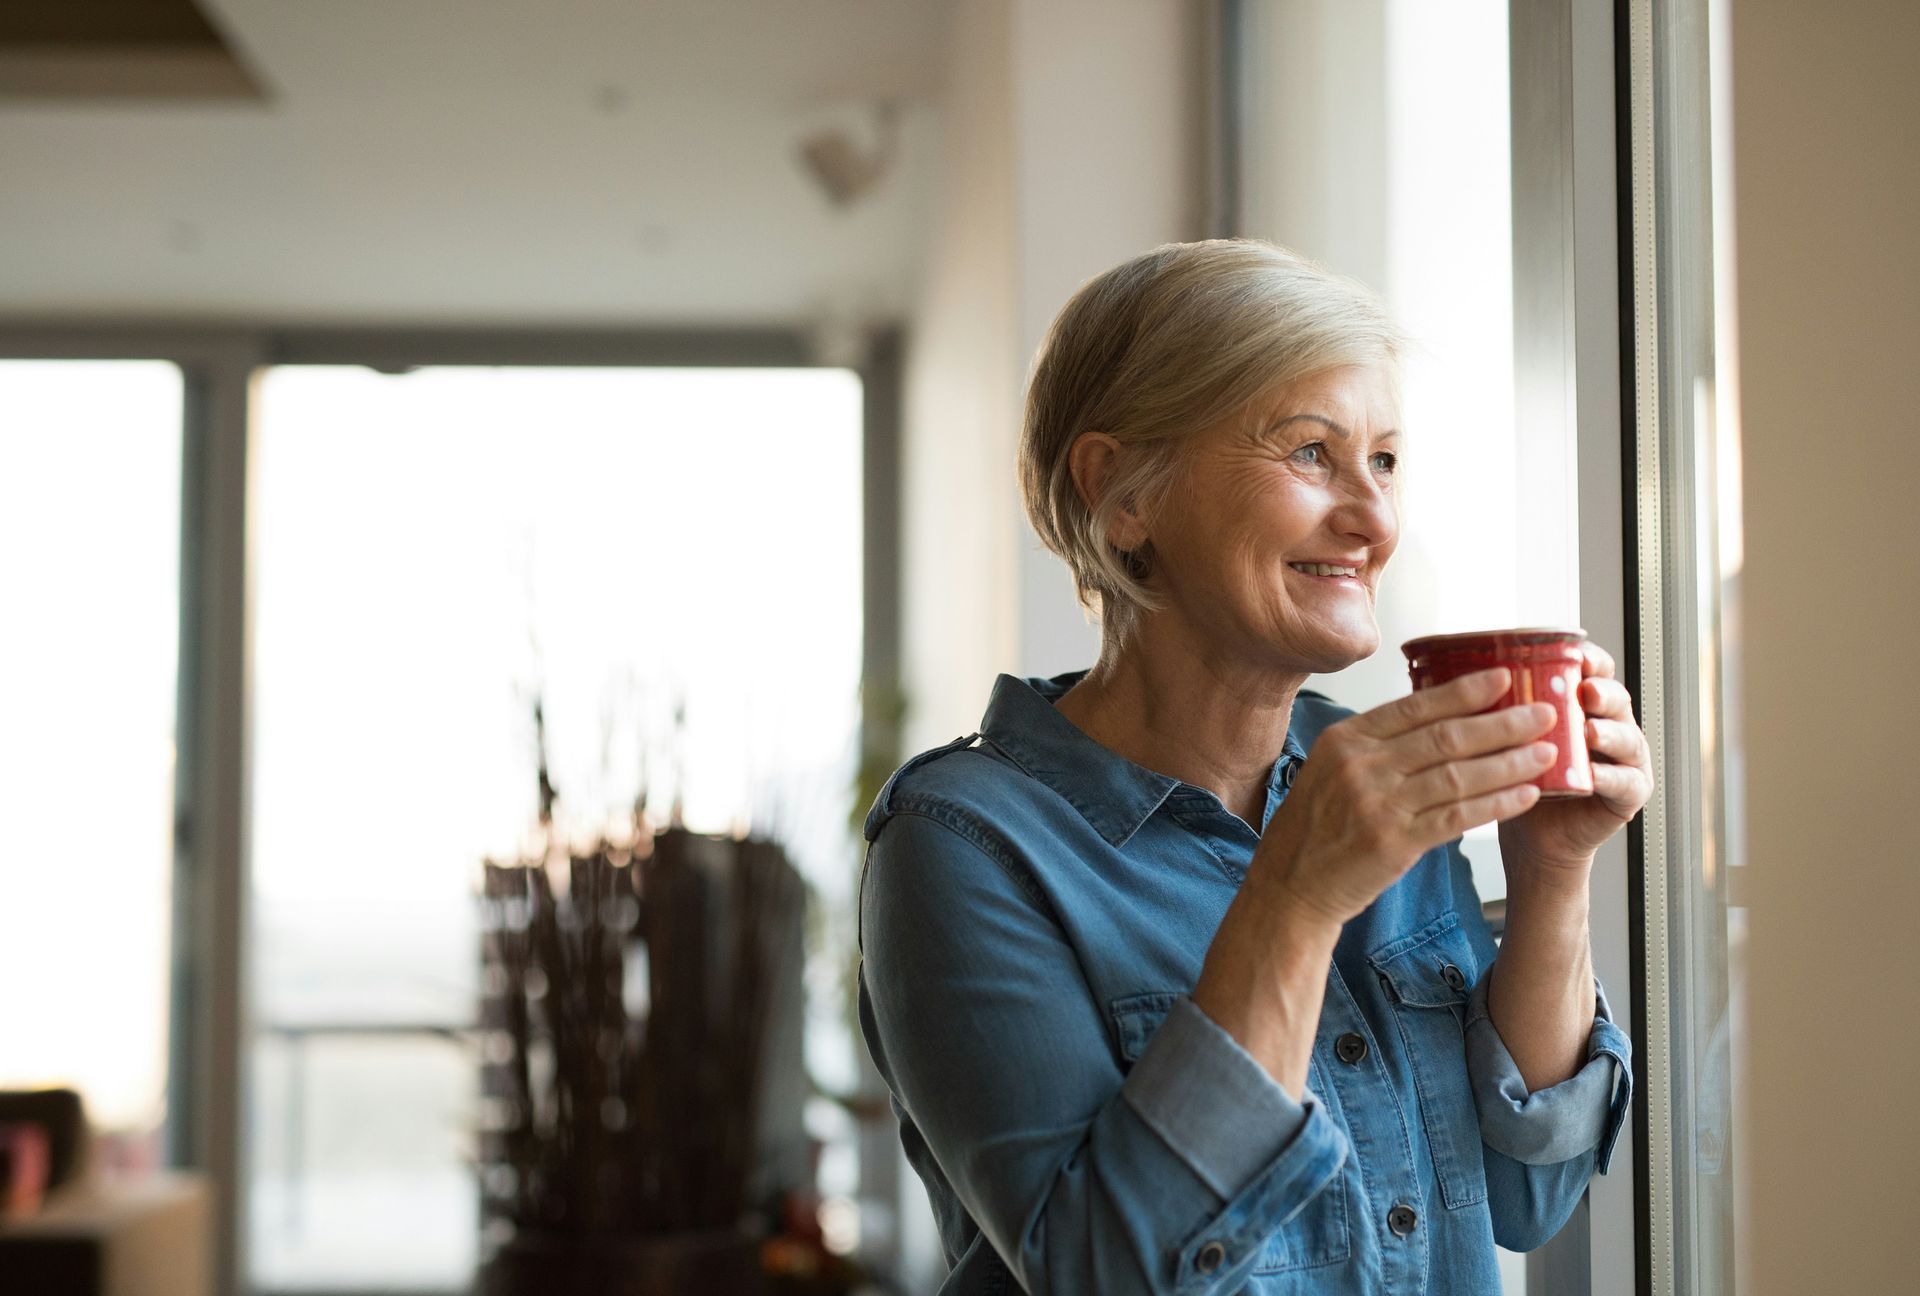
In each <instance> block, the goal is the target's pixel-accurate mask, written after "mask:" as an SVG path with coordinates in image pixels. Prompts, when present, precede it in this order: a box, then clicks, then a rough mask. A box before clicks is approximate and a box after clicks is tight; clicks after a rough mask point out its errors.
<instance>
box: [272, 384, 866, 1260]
mask: <svg viewBox="0 0 1920 1296" xmlns="http://www.w3.org/2000/svg"><path fill="white" fill-rule="evenodd" d="M258 427H259V436H258V445H259V453H260V461H259V494H258V504H259V507H258V515H259V552H258V582H257V583H258V611H257V617H256V640H255V678H254V697H255V718H254V749H253V817H252V849H251V857H252V870H253V871H252V945H251V948H252V951H253V956H252V960H253V967H252V977H253V980H252V990H251V994H252V1007H253V1012H254V1017H255V1021H254V1026H253V1036H252V1038H253V1045H252V1050H251V1067H252V1074H251V1088H250V1093H251V1108H250V1111H251V1125H250V1136H251V1137H250V1146H251V1148H252V1152H251V1158H252V1164H251V1174H252V1181H251V1209H252V1217H251V1218H252V1237H251V1239H250V1245H249V1254H250V1256H251V1263H252V1266H253V1274H254V1278H255V1280H256V1282H258V1283H260V1284H261V1285H263V1286H268V1287H282V1288H286V1287H300V1286H308V1287H312V1286H332V1287H336V1288H338V1287H351V1286H383V1287H394V1286H411V1287H441V1288H453V1287H456V1286H460V1285H463V1284H465V1283H466V1282H467V1281H468V1280H469V1278H470V1277H471V1271H472V1267H473V1265H474V1262H475V1258H476V1246H477V1228H478V1219H477V1207H476V1202H477V1189H476V1185H475V1183H474V1180H473V1175H472V1172H471V1169H470V1164H469V1163H470V1158H471V1146H472V1143H471V1138H472V1136H471V1131H472V1129H473V1121H474V1107H475V1101H476V1086H477V1070H476V1062H475V1059H474V1057H473V1056H472V1054H471V1052H470V1051H469V1045H468V1042H467V1039H466V1037H465V1035H464V1033H463V1028H464V1027H465V1025H466V1024H467V1023H469V1022H470V1020H471V1018H472V1014H473V1012H474V1010H475V999H476V994H477V984H476V981H477V973H478V968H479V949H478V939H479V938H478V926H477V924H478V912H477V908H476V904H475V901H474V899H473V897H474V893H475V890H476V887H477V882H478V878H479V873H480V865H481V861H482V859H483V858H487V857H492V858H495V859H511V858H515V857H517V856H519V855H520V854H521V853H522V852H523V851H527V850H529V849H531V848H532V847H533V846H534V845H535V844H536V842H537V837H538V834H537V833H536V831H535V827H536V822H537V809H538V792H537V780H536V768H537V757H536V745H535V728H534V723H533V707H534V702H535V699H536V698H538V699H539V700H540V702H541V705H542V707H543V712H544V720H545V735H546V743H547V753H548V759H549V763H550V766H551V772H552V780H553V783H554V785H555V787H556V788H557V789H558V792H559V797H560V800H559V807H558V822H559V826H560V831H562V832H563V833H566V834H567V835H568V836H569V837H570V838H572V839H574V840H577V841H581V842H583V843H584V841H586V840H587V839H589V838H591V837H592V836H593V835H594V834H596V833H598V832H599V831H601V830H602V829H603V828H604V829H612V830H615V831H618V832H620V833H623V834H624V833H625V832H626V831H627V830H628V829H629V826H630V819H631V815H632V811H633V807H634V802H635V799H636V795H637V794H639V793H640V791H641V789H642V788H644V789H645V794H646V798H647V807H648V810H649V812H650V814H651V816H652V817H653V819H654V821H655V822H664V821H666V820H667V819H669V818H671V817H672V816H674V815H675V814H676V813H677V814H680V815H682V816H683V817H684V821H685V823H686V824H687V826H688V827H690V828H693V829H695V830H699V831H712V832H731V831H735V830H738V829H743V828H747V827H752V828H754V829H755V830H757V831H761V832H766V833H770V834H771V835H773V836H775V837H776V838H778V839H779V840H780V841H782V842H783V843H784V844H785V845H786V846H787V847H788V850H789V853H790V854H791V856H792V857H793V858H794V861H795V863H796V865H797V866H798V867H799V868H800V870H801V872H802V873H803V874H804V875H805V876H806V877H807V878H808V880H809V881H810V883H811V884H812V886H813V888H814V890H815V893H816V895H817V897H818V899H819V901H820V906H819V907H820V910H821V912H822V914H823V915H844V914H846V913H847V912H848V911H849V908H850V899H849V897H850V894H851V887H852V882H853V876H854V874H853V864H854V859H853V855H852V851H851V847H850V843H849V829H848V812H849V808H850V800H851V795H852V782H853V770H854V757H855V739H856V725H857V722H858V700H859V672H860V644H861V607H862V602H861V599H862V592H861V509H860V500H861V480H860V473H861V459H860V447H861V387H860V383H859V380H858V378H857V377H856V376H854V375H853V374H851V373H849V372H846V371H842V370H774V371H741V370H560V369H478V368H440V369H423V370H419V371H416V372H413V373H409V374H405V375H383V374H377V373H374V372H371V371H369V370H365V369H359V368H328V367H285V368H278V369H274V370H271V371H269V372H268V373H266V374H265V375H264V378H263V381H262V384H261V389H260V400H259V424H258ZM834 939H835V937H834V936H832V935H831V934H830V936H829V938H828V939H826V940H824V941H823V942H822V943H821V944H820V945H819V947H818V949H817V951H816V954H815V957H814V961H813V963H812V964H811V965H810V970H809V977H810V981H811V982H812V984H813V985H814V986H815V989H816V991H817V993H816V995H815V1006H814V1010H813V1013H812V1019H811V1021H810V1029H809V1034H808V1041H807V1044H808V1055H809V1056H808V1061H809V1064H810V1066H811V1068H812V1071H813V1074H814V1075H815V1076H816V1077H817V1078H818V1079H819V1080H820V1081H821V1082H822V1083H823V1084H825V1085H827V1086H829V1087H832V1088H836V1089H839V1090H842V1091H845V1090H850V1089H851V1088H852V1087H853V1082H854V1078H855V1073H854V1071H853V1067H852V1061H853V1056H854V1055H853V1054H852V1052H851V1041H850V1040H849V1038H848V1036H847V1033H846V1031H845V1029H844V1026H843V1025H842V1022H843V1018H842V1016H841V1014H840V1012H839V1010H838V1000H837V998H836V996H837V994H838V992H839V984H840V982H839V959H838V958H837V956H836V955H835V954H834V953H833V950H834V949H835V948H838V946H836V945H835V944H834ZM834 1164H838V1162H834ZM826 1186H827V1187H828V1188H831V1187H832V1185H826ZM848 1187H851V1185H850V1184H849V1185H843V1186H842V1189H843V1190H844V1189H845V1188H848Z"/></svg>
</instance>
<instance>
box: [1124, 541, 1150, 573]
mask: <svg viewBox="0 0 1920 1296" xmlns="http://www.w3.org/2000/svg"><path fill="white" fill-rule="evenodd" d="M1120 561H1121V562H1122V564H1123V565H1125V567H1126V569H1127V575H1129V576H1131V577H1133V578H1134V579H1135V580H1137V581H1143V580H1145V579H1146V578H1147V577H1149V576H1151V575H1153V541H1151V540H1142V541H1141V542H1140V545H1139V547H1138V548H1136V549H1124V550H1122V551H1121V553H1120Z"/></svg>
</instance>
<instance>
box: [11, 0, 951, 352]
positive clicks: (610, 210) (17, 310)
mask: <svg viewBox="0 0 1920 1296" xmlns="http://www.w3.org/2000/svg"><path fill="white" fill-rule="evenodd" d="M951 3H952V0H598V2H595V0H199V5H200V8H201V9H202V10H203V11H204V12H205V14H206V16H207V17H208V18H209V19H210V20H211V22H212V24H213V26H214V27H215V28H216V29H218V31H219V32H220V34H221V36H222V37H223V38H224V41H225V43H226V46H227V48H228V49H229V50H230V51H232V53H233V54H234V55H235V56H236V57H237V58H238V59H239V61H240V63H241V64H242V65H244V67H245V68H246V69H247V71H248V72H249V73H250V74H251V78H252V80H253V82H254V83H255V84H256V85H258V86H259V87H260V88H261V90H262V91H263V92H264V97H262V98H259V99H236V98H233V97H231V96H229V97H225V98H220V99H208V100H197V99H191V98H178V97H176V98H171V99H162V98H148V99H139V100H130V99H126V98H86V99H76V98H74V97H71V96H68V97H6V98H0V317H14V318H22V317H50V316H51V317H59V318H63V319H71V318H87V319H126V318H155V317H165V318H175V319H181V318H185V319H221V320H233V319H245V320H263V321H277V322H300V321H306V322H330V323H346V322H353V323H400V322H407V323H457V324H482V323H526V324H539V323H573V324H594V323H618V322H629V321H632V322H643V323H648V324H661V323H674V322H689V323H702V324H712V323H725V322H742V323H799V324H807V323H818V322H821V321H822V320H830V321H851V320H873V319H890V318H897V317H899V316H900V315H901V314H903V313H904V311H905V309H906V306H907V303H908V302H909V300H910V299H911V296H912V291H913V286H914V283H915V281H916V279H917V275H918V266H919V263H920V259H921V254H922V247H923V243H922V231H923V230H924V229H925V228H926V226H927V224H928V217H929V215H930V206H931V201H932V196H931V182H932V176H933V174H934V170H935V168H934V157H933V151H934V149H935V148H936V147H937V144H938V133H937V130H936V113H935V108H934V100H935V97H936V94H937V82H938V71H939V66H940V59H939V56H938V55H939V45H940V41H941V37H942V34H943V32H944V30H945V26H946V18H947V15H948V13H949V11H950V5H951ZM16 54H17V51H16ZM889 101H890V102H894V103H897V104H898V105H900V115H899V121H900V130H899V139H898V146H897V149H896V153H895V158H896V160H895V164H894V166H893V167H892V169H891V170H890V171H889V172H888V173H887V174H886V175H885V176H884V177H883V178H882V179H881V181H880V182H879V183H878V184H877V185H876V186H875V187H874V188H873V189H872V190H870V191H869V192H868V193H867V194H865V195H864V196H863V197H861V198H860V199H858V200H856V201H855V202H853V203H851V204H849V205H848V206H846V207H844V208H841V207H836V206H834V205H833V204H832V203H831V202H830V201H829V199H828V198H827V196H826V195H825V193H824V192H823V190H822V189H821V188H820V187H819V186H818V185H816V184H815V182H814V181H813V180H812V179H811V178H810V177H809V175H808V174H807V172H806V170H805V169H804V168H803V166H802V165H801V163H800V161H799V145H800V142H801V140H802V139H804V138H806V137H807V136H808V135H809V134H811V133H813V132H815V131H818V130H821V129H827V128H835V127H838V128H842V129H845V130H847V131H848V132H849V133H850V134H851V135H852V136H853V137H854V140H855V142H856V143H858V144H861V145H865V144H866V143H868V142H869V141H871V140H873V139H875V138H877V137H878V131H877V129H876V126H875V115H876V114H875V105H877V104H879V103H881V102H889Z"/></svg>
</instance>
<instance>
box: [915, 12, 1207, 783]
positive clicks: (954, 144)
mask: <svg viewBox="0 0 1920 1296" xmlns="http://www.w3.org/2000/svg"><path fill="white" fill-rule="evenodd" d="M1200 13H1201V11H1200V9H1199V8H1198V7H1193V8H1188V7H1186V6H1181V5H1170V4H1165V3H1161V2H1160V0H1124V2H1123V3H1116V2H1114V0H1108V2H1107V3H1099V2H1098V0H969V3H967V4H964V5H957V6H955V13H954V22H953V27H952V30H951V32H950V33H949V36H948V40H947V50H948V59H949V61H948V65H947V69H946V74H947V85H946V94H945V99H944V104H943V109H942V114H943V123H944V125H943V130H944V132H945V149H944V162H943V167H944V171H943V174H942V177H941V181H940V186H939V189H940V193H941V199H940V201H939V204H938V215H937V222H938V223H937V226H936V229H935V232H934V239H933V251H932V257H931V267H932V268H931V271H930V273H929V276H928V279H927V282H926V286H925V290H924V292H923V293H922V296H921V299H920V303H919V307H918V309H917V310H916V312H915V315H914V327H913V341H912V344H911V349H910V353H909V358H908V368H907V420H906V430H905V437H906V445H905V448H904V458H905V469H904V472H905V482H906V486H905V498H904V500H903V510H902V520H903V521H902V524H903V528H904V530H905V533H906V536H905V564H906V568H905V570H906V575H905V588H906V595H905V600H906V606H905V608H904V617H905V626H906V630H905V634H906V654H907V661H906V678H907V691H908V696H909V705H910V707H911V712H910V714H909V717H908V723H907V745H908V748H909V750H918V749H921V748H924V747H927V746H931V745H933V744H936V743H941V742H945V741H947V740H948V739H949V738H953V737H956V736H958V735H960V734H963V733H968V732H971V731H972V730H973V729H974V728H975V727H976V726H977V725H978V723H979V719H980V713H981V711H982V709H983V708H984V706H985V703H986V699H987V693H988V690H989V689H990V687H991V685H992V683H993V677H994V675H995V674H996V673H998V672H1001V671H1011V672H1015V673H1019V674H1053V673H1057V672H1060V671H1065V670H1071V669H1076V668H1079V667H1083V666H1088V665H1091V664H1092V661H1093V656H1094V653H1095V651H1096V648H1097V638H1096V636H1095V634H1094V631H1093V630H1092V628H1091V627H1089V626H1088V625H1087V624H1086V623H1085V621H1084V620H1083V618H1082V616H1081V613H1080V609H1079V605H1078V603H1077V602H1076V601H1075V599H1074V594H1073V587H1072V582H1071V581H1070V580H1069V579H1068V577H1067V572H1066V568H1065V567H1064V566H1063V565H1062V564H1061V563H1060V562H1059V560H1058V559H1056V558H1054V557H1053V556H1052V555H1051V554H1049V553H1047V552H1046V551H1045V550H1044V549H1042V548H1041V547H1040V544H1039V541H1038V540H1037V539H1036V538H1035V536H1034V534H1033V531H1032V529H1031V528H1030V527H1029V526H1028V525H1027V521H1026V516H1025V513H1024V512H1023V510H1022V509H1021V506H1020V500H1019V492H1018V487H1017V483H1016V481H1015V468H1014V456H1015V449H1016V446H1017V442H1018V436H1019V428H1020V405H1021V399H1022V396H1023V393H1024V386H1025V381H1026V375H1027V371H1028V366H1029V365H1030V363H1031V361H1032V358H1033V353H1034V351H1035V349H1036V348H1037V347H1038V346H1039V344H1040V340H1041V338H1042V336H1043V335H1044V333H1045V330H1046V327H1047V325H1048V323H1049V322H1050V321H1051V320H1052V318H1053V316H1054V314H1055V313H1056V312H1057V311H1058V310H1059V309H1060V307H1061V306H1062V305H1064V304H1065V302H1066V299H1067V298H1068V297H1069V296H1070V295H1072V293H1073V291H1074V290H1075V289H1076V288H1078V287H1079V285H1080V284H1081V283H1082V282H1084V281H1085V280H1086V279H1088V278H1090V277H1092V276H1093V275H1095V274H1097V273H1099V272H1100V271H1102V270H1104V269H1106V268H1107V267H1108V266H1111V265H1113V264H1114V263H1116V262H1118V261H1121V260H1124V259H1125V258H1127V257H1129V256H1132V255H1134V254H1135V253H1137V252H1141V251H1144V250H1145V249H1147V248H1150V247H1152V246H1154V245H1155V244H1158V243H1163V242H1167V241H1169V240H1176V239H1186V238H1192V237H1194V236H1195V234H1196V233H1197V232H1198V208H1199V193H1200V174H1199V170H1200V167H1199V158H1200V148H1199V120H1200V99H1201V87H1200V83H1199V81H1198V73H1199V57H1198V53H1199V51H1198V39H1199V28H1198V25H1197V24H1198V20H1199V17H1200Z"/></svg>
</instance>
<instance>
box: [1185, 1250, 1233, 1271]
mask: <svg viewBox="0 0 1920 1296" xmlns="http://www.w3.org/2000/svg"><path fill="white" fill-rule="evenodd" d="M1226 1260H1227V1249H1226V1248H1225V1247H1223V1246H1221V1245H1220V1244H1219V1243H1218V1242H1209V1243H1207V1244H1206V1245H1205V1246H1203V1247H1201V1248H1200V1254H1199V1255H1197V1256H1195V1257H1194V1258H1193V1267H1194V1268H1195V1269H1198V1270H1199V1271H1200V1272H1201V1273H1203V1274H1208V1273H1212V1272H1213V1271H1214V1270H1215V1269H1218V1268H1219V1267H1220V1266H1221V1265H1223V1264H1225V1263H1226Z"/></svg>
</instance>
